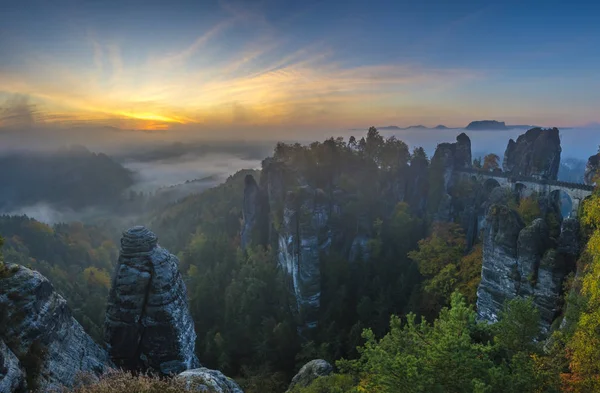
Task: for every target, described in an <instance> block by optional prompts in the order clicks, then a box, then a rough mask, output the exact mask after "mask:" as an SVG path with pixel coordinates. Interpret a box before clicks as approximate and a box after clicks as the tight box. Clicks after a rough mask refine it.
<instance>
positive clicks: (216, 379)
mask: <svg viewBox="0 0 600 393" xmlns="http://www.w3.org/2000/svg"><path fill="white" fill-rule="evenodd" d="M176 378H178V379H183V380H184V381H185V382H186V385H187V387H188V388H189V389H194V390H198V391H199V392H210V393H244V392H243V391H242V389H241V388H240V387H239V385H238V384H237V383H236V382H235V381H234V380H233V379H231V378H229V377H226V376H225V375H223V373H221V372H220V371H217V370H210V369H208V368H205V367H202V368H196V369H193V370H187V371H184V372H182V373H181V374H179V375H178V376H177V377H176Z"/></svg>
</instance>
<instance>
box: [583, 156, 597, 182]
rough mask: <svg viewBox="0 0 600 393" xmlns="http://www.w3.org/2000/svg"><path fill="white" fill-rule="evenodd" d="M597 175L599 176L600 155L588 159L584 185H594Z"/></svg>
mask: <svg viewBox="0 0 600 393" xmlns="http://www.w3.org/2000/svg"><path fill="white" fill-rule="evenodd" d="M598 175H600V153H598V154H596V155H593V156H591V157H590V158H589V159H588V162H587V165H586V167H585V175H584V180H585V184H589V185H595V184H596V177H597V176H598Z"/></svg>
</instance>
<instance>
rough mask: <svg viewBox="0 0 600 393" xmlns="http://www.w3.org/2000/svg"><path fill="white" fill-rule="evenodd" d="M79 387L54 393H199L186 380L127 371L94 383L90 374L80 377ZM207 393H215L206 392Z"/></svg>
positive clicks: (114, 373) (109, 373) (106, 376)
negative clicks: (135, 373)
mask: <svg viewBox="0 0 600 393" xmlns="http://www.w3.org/2000/svg"><path fill="white" fill-rule="evenodd" d="M78 385H79V386H77V387H74V388H62V389H58V390H56V391H54V392H52V393H188V392H189V393H191V392H198V390H195V389H194V388H192V387H189V386H187V384H186V382H185V381H184V380H180V379H171V378H160V377H157V376H152V375H145V374H138V375H134V374H131V373H129V372H125V371H116V370H114V371H110V372H108V373H106V374H105V375H104V376H102V377H101V378H100V380H99V381H94V378H93V376H90V375H89V374H88V375H86V374H84V375H82V376H80V381H79V384H78ZM205 392H206V393H215V392H214V391H211V390H205Z"/></svg>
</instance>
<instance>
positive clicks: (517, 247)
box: [477, 204, 579, 333]
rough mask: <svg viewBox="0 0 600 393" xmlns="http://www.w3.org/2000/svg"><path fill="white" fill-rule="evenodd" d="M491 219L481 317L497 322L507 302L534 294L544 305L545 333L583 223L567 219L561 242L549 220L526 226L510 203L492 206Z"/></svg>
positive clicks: (481, 289) (539, 304)
mask: <svg viewBox="0 0 600 393" xmlns="http://www.w3.org/2000/svg"><path fill="white" fill-rule="evenodd" d="M487 221H488V222H487V226H486V229H485V235H484V242H483V265H482V275H481V284H480V285H479V288H478V291H477V313H478V315H479V317H480V318H481V319H484V320H487V321H490V322H496V321H498V317H499V313H500V311H501V310H502V308H503V304H504V302H505V301H507V300H510V299H513V298H515V297H516V296H531V297H533V301H534V304H535V305H536V306H537V307H538V309H539V310H540V314H541V328H542V332H543V333H548V331H549V329H550V325H551V324H552V322H553V321H554V319H555V318H556V317H557V314H558V311H559V309H558V308H559V304H560V296H561V289H562V281H563V279H564V278H565V276H566V275H567V273H568V272H569V271H571V270H573V269H574V267H575V261H576V258H577V254H578V252H579V248H578V246H577V240H576V238H577V237H578V222H577V221H576V220H574V219H566V220H564V222H563V224H562V229H561V235H560V237H559V239H558V242H557V241H556V240H554V239H552V238H551V237H550V233H549V228H548V224H547V223H546V221H545V220H544V219H541V218H539V219H536V220H534V221H533V222H532V223H531V224H530V225H528V226H525V224H524V223H523V222H522V220H521V218H520V217H519V215H518V214H517V213H516V212H515V211H514V210H512V209H510V208H509V207H508V206H507V205H503V204H494V205H492V206H491V207H490V208H489V213H488V216H487Z"/></svg>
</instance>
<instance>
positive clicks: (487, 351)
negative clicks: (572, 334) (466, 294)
mask: <svg viewBox="0 0 600 393" xmlns="http://www.w3.org/2000/svg"><path fill="white" fill-rule="evenodd" d="M475 317H476V315H475V312H474V311H473V309H472V307H470V306H467V305H466V303H465V301H464V298H463V297H462V296H461V295H460V294H458V293H454V294H453V295H452V299H451V307H450V308H444V309H442V311H441V312H440V314H439V317H438V318H437V319H436V320H435V321H434V322H433V323H432V324H429V323H427V322H418V321H417V318H416V316H415V315H414V314H409V315H408V316H407V317H406V320H405V321H403V320H401V319H400V318H398V317H392V319H391V322H390V331H389V333H388V334H387V335H385V337H383V338H382V339H381V340H377V338H376V336H375V335H374V334H373V332H372V331H371V330H369V329H367V330H365V332H364V337H365V339H366V343H365V345H364V346H363V347H361V348H360V358H359V359H357V360H354V361H349V362H348V361H342V362H338V367H340V368H341V369H342V370H343V374H341V375H339V374H337V375H336V374H334V375H333V376H331V377H328V378H319V379H317V380H316V381H315V383H313V384H312V385H310V386H309V387H308V388H305V389H304V390H300V392H313V391H314V392H339V391H343V392H377V393H386V392H389V393H395V392H407V393H413V392H414V393H417V392H465V393H469V392H488V393H496V392H498V393H500V392H514V393H517V392H519V393H520V392H541V391H544V392H558V390H557V389H558V385H557V384H558V382H557V381H556V380H553V379H550V378H548V375H547V369H545V368H544V367H541V365H542V364H543V362H541V361H540V360H539V359H540V356H541V349H540V345H539V344H537V343H536V342H535V341H534V338H535V337H536V336H537V334H538V322H539V315H538V314H536V312H535V309H534V307H533V304H532V302H531V301H530V300H515V301H511V302H509V303H508V304H507V305H506V308H505V312H504V313H503V314H502V316H501V318H502V319H501V322H500V323H498V324H497V325H495V326H493V327H490V326H489V325H487V324H485V323H479V322H477V321H476V318H475ZM521 330H522V331H521ZM338 387H339V388H338ZM540 388H541V389H540ZM310 389H315V390H310ZM336 389H337V390H336Z"/></svg>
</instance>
